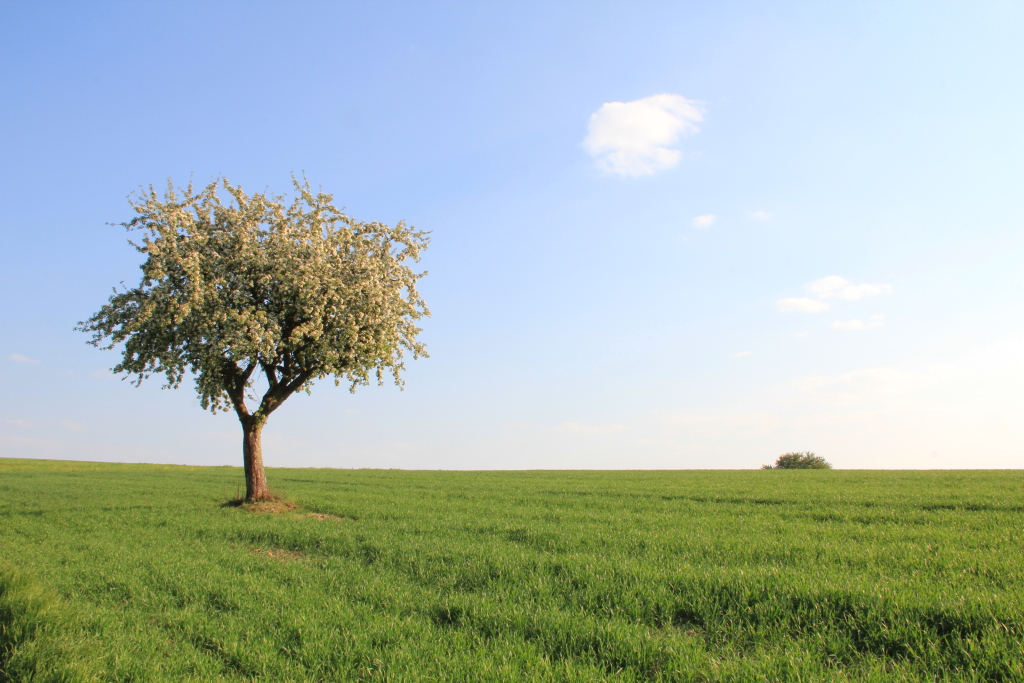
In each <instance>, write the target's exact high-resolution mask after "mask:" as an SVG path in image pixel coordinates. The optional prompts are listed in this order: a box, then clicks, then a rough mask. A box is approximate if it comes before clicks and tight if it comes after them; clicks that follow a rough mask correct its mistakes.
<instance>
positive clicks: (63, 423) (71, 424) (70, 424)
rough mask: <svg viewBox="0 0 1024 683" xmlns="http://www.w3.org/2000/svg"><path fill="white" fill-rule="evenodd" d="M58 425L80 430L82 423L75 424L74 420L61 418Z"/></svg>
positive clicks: (75, 430)
mask: <svg viewBox="0 0 1024 683" xmlns="http://www.w3.org/2000/svg"><path fill="white" fill-rule="evenodd" d="M60 426H61V427H63V428H64V429H70V430H71V431H73V432H80V431H82V425H80V424H77V423H75V422H69V421H68V420H61V421H60Z"/></svg>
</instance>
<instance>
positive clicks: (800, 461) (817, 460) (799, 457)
mask: <svg viewBox="0 0 1024 683" xmlns="http://www.w3.org/2000/svg"><path fill="white" fill-rule="evenodd" d="M761 469H763V470H830V469H832V465H831V464H830V463H829V462H828V461H827V460H825V458H822V457H820V456H817V455H815V454H814V453H812V452H811V451H807V452H805V453H786V454H785V455H780V456H779V459H778V460H776V461H775V465H774V466H773V465H763V466H762V467H761Z"/></svg>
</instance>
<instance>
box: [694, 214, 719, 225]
mask: <svg viewBox="0 0 1024 683" xmlns="http://www.w3.org/2000/svg"><path fill="white" fill-rule="evenodd" d="M690 223H692V224H693V227H695V228H710V227H711V226H712V225H714V224H715V214H713V213H706V214H704V215H703V216H694V217H693V218H691V219H690Z"/></svg>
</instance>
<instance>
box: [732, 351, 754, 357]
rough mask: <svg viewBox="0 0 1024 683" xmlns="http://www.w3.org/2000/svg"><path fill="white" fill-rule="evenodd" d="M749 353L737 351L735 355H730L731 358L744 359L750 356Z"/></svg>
mask: <svg viewBox="0 0 1024 683" xmlns="http://www.w3.org/2000/svg"><path fill="white" fill-rule="evenodd" d="M750 353H751V352H750V351H737V352H736V353H734V354H732V357H733V358H746V357H747V356H749V355H750Z"/></svg>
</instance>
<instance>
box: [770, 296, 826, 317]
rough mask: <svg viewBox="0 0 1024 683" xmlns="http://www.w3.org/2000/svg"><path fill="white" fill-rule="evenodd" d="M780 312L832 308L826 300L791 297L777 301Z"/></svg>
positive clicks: (776, 306) (820, 310)
mask: <svg viewBox="0 0 1024 683" xmlns="http://www.w3.org/2000/svg"><path fill="white" fill-rule="evenodd" d="M775 308H777V309H779V313H822V312H824V311H827V310H829V309H830V308H832V307H831V306H829V305H828V304H827V303H825V302H824V301H818V300H817V299H809V298H807V297H795V296H794V297H789V298H788V299H779V300H778V301H776V302H775Z"/></svg>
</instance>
